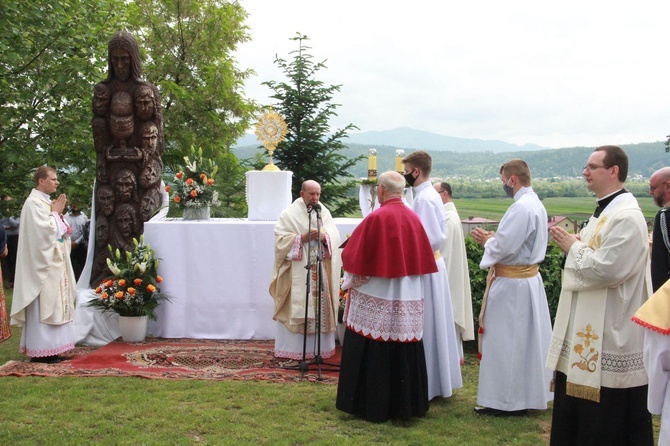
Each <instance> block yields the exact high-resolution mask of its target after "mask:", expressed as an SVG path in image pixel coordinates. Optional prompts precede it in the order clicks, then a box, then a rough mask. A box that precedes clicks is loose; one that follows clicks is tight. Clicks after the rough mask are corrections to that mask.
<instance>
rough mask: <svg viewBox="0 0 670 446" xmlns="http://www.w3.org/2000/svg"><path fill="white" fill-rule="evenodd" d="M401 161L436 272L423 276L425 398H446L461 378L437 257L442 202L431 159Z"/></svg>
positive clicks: (419, 155) (414, 156) (419, 154)
mask: <svg viewBox="0 0 670 446" xmlns="http://www.w3.org/2000/svg"><path fill="white" fill-rule="evenodd" d="M402 161H403V163H404V165H405V175H404V176H405V180H406V181H407V182H408V183H409V185H410V186H413V187H414V195H415V198H414V201H413V202H412V210H414V212H416V213H417V214H418V215H419V218H420V219H421V224H422V225H423V229H424V230H425V231H426V235H428V240H429V241H430V246H431V248H432V249H433V256H434V261H435V263H436V265H437V272H436V273H433V274H430V275H426V276H425V277H424V282H425V289H426V292H425V293H424V327H423V345H424V349H425V352H426V369H427V370H428V398H429V399H433V398H435V397H437V396H441V397H445V398H447V397H450V396H451V395H452V394H453V390H454V389H458V388H460V387H463V378H462V377H461V360H460V357H459V355H458V341H457V338H456V327H455V325H454V313H453V308H452V306H451V293H450V291H449V279H448V277H447V268H446V266H445V264H444V261H443V260H442V255H441V254H440V248H441V247H442V245H443V244H444V242H445V241H446V235H445V234H444V217H443V216H442V200H440V197H439V195H438V193H437V192H436V191H435V188H434V187H433V185H432V184H431V183H430V171H431V169H432V165H433V160H432V158H431V157H430V155H429V154H428V153H426V152H424V151H423V150H417V151H416V152H412V153H410V154H409V155H407V156H406V157H405V158H403V160H402Z"/></svg>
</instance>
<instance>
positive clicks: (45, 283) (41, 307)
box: [11, 166, 77, 363]
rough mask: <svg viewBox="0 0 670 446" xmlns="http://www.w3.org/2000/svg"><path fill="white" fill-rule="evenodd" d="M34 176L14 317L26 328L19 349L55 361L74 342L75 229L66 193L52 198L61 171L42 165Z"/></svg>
mask: <svg viewBox="0 0 670 446" xmlns="http://www.w3.org/2000/svg"><path fill="white" fill-rule="evenodd" d="M33 178H34V181H35V188H34V189H33V190H32V191H31V192H30V195H29V196H28V198H27V199H26V201H25V203H24V204H23V208H22V209H21V226H20V227H19V246H18V250H17V263H16V281H15V283H14V296H13V299H12V310H11V319H12V325H16V326H19V327H21V326H22V327H23V331H22V333H21V342H20V345H19V351H20V352H22V353H25V354H26V355H28V356H29V357H30V358H31V360H32V361H35V362H46V363H54V362H59V361H61V358H60V357H59V356H58V355H59V354H60V353H64V352H66V351H68V350H72V349H73V348H74V344H75V335H74V325H73V324H72V321H73V315H74V303H75V299H76V297H77V293H76V290H75V285H76V281H75V278H74V272H73V270H72V264H71V263H70V240H69V237H70V235H71V234H72V229H71V228H70V227H69V226H68V224H67V223H66V222H65V219H64V218H63V210H64V209H65V205H66V204H67V198H66V197H65V195H64V194H61V195H60V196H58V198H57V199H55V200H53V201H52V200H51V198H50V197H49V195H51V194H53V193H54V192H56V189H58V184H59V183H58V177H57V175H56V171H55V170H54V169H52V168H51V167H47V166H41V167H38V168H37V170H36V171H35V174H34V176H33Z"/></svg>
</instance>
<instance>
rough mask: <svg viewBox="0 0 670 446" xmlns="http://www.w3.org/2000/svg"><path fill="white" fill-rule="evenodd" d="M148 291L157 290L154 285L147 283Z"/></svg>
mask: <svg viewBox="0 0 670 446" xmlns="http://www.w3.org/2000/svg"><path fill="white" fill-rule="evenodd" d="M147 291H148V292H150V293H153V292H154V291H156V287H155V286H153V285H152V284H149V285H147Z"/></svg>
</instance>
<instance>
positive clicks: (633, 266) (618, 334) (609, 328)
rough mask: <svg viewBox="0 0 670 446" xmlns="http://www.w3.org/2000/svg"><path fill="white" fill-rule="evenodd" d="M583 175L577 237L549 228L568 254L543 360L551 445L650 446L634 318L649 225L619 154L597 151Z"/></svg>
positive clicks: (639, 331) (646, 290)
mask: <svg viewBox="0 0 670 446" xmlns="http://www.w3.org/2000/svg"><path fill="white" fill-rule="evenodd" d="M582 175H584V178H585V179H586V185H587V187H588V188H589V189H590V190H591V191H592V192H594V193H595V195H596V198H597V201H598V207H597V208H596V211H595V212H594V214H593V216H592V217H591V218H590V219H589V221H588V224H587V225H586V227H585V228H584V229H582V230H581V232H580V233H579V237H575V236H574V235H572V234H569V233H567V232H566V231H565V230H564V229H562V228H559V227H552V228H551V231H550V232H551V237H552V240H553V241H554V242H555V243H556V244H557V245H558V246H559V247H560V248H561V249H562V250H563V251H564V252H565V253H566V260H565V267H564V270H563V283H562V286H561V297H560V301H559V304H558V310H557V312H556V320H555V321H554V330H553V334H552V340H551V346H550V349H549V357H548V359H547V366H548V367H550V368H552V369H554V370H556V373H555V375H554V386H555V390H554V392H555V393H554V408H553V418H552V427H551V444H557V445H558V444H560V445H564V444H607V445H629V444H630V445H633V444H635V445H651V444H653V432H652V425H651V415H650V414H649V411H648V410H647V387H648V386H647V374H646V373H645V369H644V364H643V359H642V357H643V354H642V351H643V341H644V331H645V330H644V329H643V328H642V327H640V326H638V325H636V324H635V323H633V322H632V321H631V318H632V317H633V314H634V313H635V311H636V310H637V309H638V308H640V306H642V304H643V303H644V302H645V301H646V300H647V298H648V297H649V294H650V291H651V277H650V274H649V239H648V234H647V224H646V221H645V219H644V216H643V214H642V211H641V210H640V206H639V205H638V203H637V200H636V199H635V197H633V195H632V194H631V193H629V192H627V191H626V190H625V189H624V187H623V185H624V182H625V181H626V177H627V175H628V156H627V155H626V153H625V152H624V151H623V150H622V149H621V148H620V147H617V146H602V147H598V148H597V149H596V150H595V151H594V152H593V153H592V154H591V156H589V159H588V162H587V164H586V166H585V167H584V170H583V172H582Z"/></svg>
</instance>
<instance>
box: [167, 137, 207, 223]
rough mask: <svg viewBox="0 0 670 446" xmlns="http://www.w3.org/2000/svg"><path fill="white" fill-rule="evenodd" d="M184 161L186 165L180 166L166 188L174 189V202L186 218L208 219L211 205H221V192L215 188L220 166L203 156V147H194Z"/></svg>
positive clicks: (168, 189)
mask: <svg viewBox="0 0 670 446" xmlns="http://www.w3.org/2000/svg"><path fill="white" fill-rule="evenodd" d="M184 162H185V163H186V164H185V166H183V167H182V166H179V171H178V172H177V174H176V175H175V177H174V181H173V183H172V185H171V186H166V187H165V190H166V191H167V192H170V191H172V202H173V203H175V204H176V206H177V208H179V209H182V210H183V218H184V220H206V219H208V218H209V211H210V207H213V206H218V205H219V194H218V192H217V191H216V190H214V175H215V174H216V172H217V170H218V166H217V165H216V163H214V161H212V160H211V159H208V160H204V159H203V158H202V148H198V149H197V150H196V149H195V148H194V147H191V155H190V157H188V156H185V157H184Z"/></svg>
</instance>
